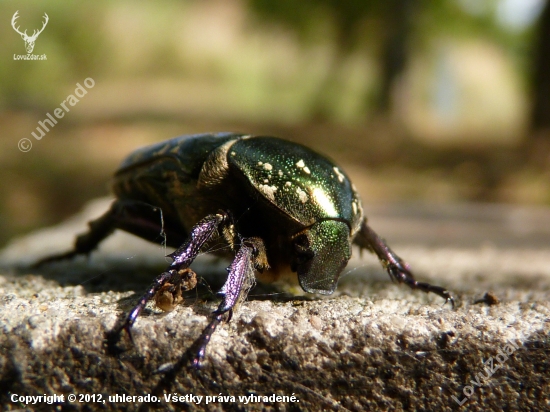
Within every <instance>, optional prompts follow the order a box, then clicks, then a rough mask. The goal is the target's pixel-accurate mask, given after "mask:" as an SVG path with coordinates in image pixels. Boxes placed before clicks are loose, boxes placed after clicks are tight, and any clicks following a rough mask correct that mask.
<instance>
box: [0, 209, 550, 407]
mask: <svg viewBox="0 0 550 412" xmlns="http://www.w3.org/2000/svg"><path fill="white" fill-rule="evenodd" d="M105 208H106V202H105V200H100V201H96V202H94V203H92V204H91V205H90V206H89V207H88V208H87V209H86V210H85V211H84V212H83V214H81V215H79V216H76V217H75V218H73V219H71V220H70V221H68V222H66V223H64V224H62V225H59V226H58V227H55V228H52V229H48V230H45V231H42V232H40V233H35V234H32V235H29V236H27V237H24V238H21V239H18V240H15V241H14V242H12V244H10V245H9V246H8V247H7V248H6V249H5V250H4V251H3V252H2V253H1V255H0V262H1V264H2V269H1V276H0V296H1V305H0V326H1V328H2V330H3V333H2V334H1V336H0V348H1V349H0V402H1V404H2V407H3V408H4V409H5V410H25V405H24V404H21V403H12V402H10V396H11V394H19V395H42V394H54V393H56V394H65V395H66V396H67V395H68V394H71V393H73V394H102V395H103V399H104V400H105V401H106V402H105V403H92V402H85V403H78V402H77V403H64V404H63V405H62V408H63V410H72V409H76V410H96V409H97V410H102V409H106V410H113V409H118V410H147V409H162V410H179V409H183V410H202V409H209V410H282V411H284V410H290V411H292V410H315V411H317V410H353V411H363V410H409V409H410V410H429V411H434V410H456V409H460V408H467V409H468V410H483V411H485V410H543V409H546V410H548V409H549V408H550V401H549V399H550V398H549V393H550V357H549V349H550V340H549V335H548V331H549V327H550V323H549V322H550V304H549V297H550V253H549V252H550V246H549V245H550V243H549V240H550V211H548V210H544V209H517V208H509V207H504V206H466V205H462V206H461V205H456V206H452V207H451V206H446V207H435V206H432V207H426V206H418V205H416V206H414V205H413V206H407V207H404V206H394V207H391V208H390V207H385V208H383V207H367V208H366V210H367V212H369V211H370V213H369V216H370V219H371V220H370V222H371V224H372V226H373V227H374V228H375V230H377V231H378V232H379V233H380V234H381V235H383V236H385V237H386V238H387V239H388V242H389V243H390V245H392V246H393V248H394V249H395V250H396V251H397V252H398V253H399V254H400V255H401V256H402V257H403V258H405V259H406V260H407V261H409V262H410V263H411V265H412V267H413V269H414V270H415V273H416V274H417V278H419V279H422V280H425V281H429V282H432V283H435V284H438V285H442V286H445V287H448V288H449V289H450V290H452V291H453V293H454V294H455V296H456V298H457V305H456V308H455V310H452V309H451V308H450V307H449V305H445V306H444V305H443V304H442V303H443V302H442V299H441V298H439V297H438V296H431V295H426V294H423V293H421V292H411V291H410V290H409V289H408V288H407V287H405V286H402V285H396V284H392V283H391V282H390V281H389V280H388V277H387V275H386V274H385V273H384V271H383V270H382V269H381V267H380V265H379V264H378V262H377V261H376V259H375V258H373V257H372V256H370V255H368V254H364V256H363V257H362V258H359V256H358V255H359V253H355V255H356V256H355V257H354V259H353V261H352V262H351V264H350V265H349V266H348V269H346V271H345V275H344V276H343V277H342V278H341V280H340V284H339V288H338V292H337V293H335V295H333V296H330V297H319V296H311V295H304V294H297V293H296V292H298V290H297V289H296V288H295V287H291V286H287V287H286V288H284V287H283V289H274V288H272V287H260V288H257V289H254V290H252V292H251V293H250V296H249V300H248V301H247V302H246V303H245V304H243V305H242V306H241V307H240V309H239V310H238V311H237V312H236V313H235V315H234V317H233V319H232V321H231V322H230V323H229V324H223V325H222V326H220V327H219V329H218V331H217V332H216V333H215V334H214V336H213V337H212V341H211V342H210V345H209V346H208V349H207V356H206V360H205V363H204V366H203V368H202V369H201V370H200V371H197V370H194V369H193V368H192V367H190V365H189V359H190V357H191V356H192V355H193V349H192V347H193V342H194V341H195V340H196V339H197V337H198V336H199V334H200V332H201V331H202V330H203V328H204V327H205V326H206V324H207V319H208V315H209V313H210V312H211V311H212V310H213V309H214V308H215V307H216V301H215V300H214V299H213V298H212V295H211V294H209V293H208V289H207V288H203V289H200V290H199V292H192V293H191V294H190V295H189V296H190V298H189V299H187V300H186V302H185V303H184V304H183V305H180V306H178V307H177V308H176V309H175V310H174V311H173V312H170V313H167V314H164V313H161V312H160V311H159V310H157V309H155V308H154V307H153V306H150V307H149V308H148V309H147V310H146V311H145V313H144V314H143V315H142V316H141V317H140V318H139V319H138V321H137V322H136V324H135V326H134V339H135V345H134V346H132V345H131V343H130V342H129V341H128V339H126V337H124V338H123V339H122V341H121V342H119V343H118V344H117V345H109V344H107V342H108V341H107V340H106V332H107V331H109V330H111V329H112V328H113V327H114V325H115V324H116V323H117V322H118V321H120V319H122V317H123V316H124V313H125V312H127V311H128V310H129V309H130V308H131V307H132V305H133V304H134V302H135V300H136V298H137V297H138V295H139V294H141V293H142V292H143V290H144V289H145V288H146V287H147V286H148V285H149V283H150V282H151V280H152V278H153V277H154V276H155V275H156V274H157V273H159V272H160V271H162V269H163V267H164V266H165V265H166V263H167V262H166V261H165V258H163V255H164V254H165V253H164V251H163V250H162V248H159V247H158V246H155V245H149V244H147V243H145V242H142V241H141V240H139V239H136V238H134V237H132V236H129V235H126V234H123V233H117V234H115V235H114V236H112V237H111V238H110V239H109V240H108V241H106V242H105V243H104V244H103V245H102V247H101V248H100V250H99V251H98V252H96V253H94V254H93V255H92V257H91V258H90V259H89V260H86V259H84V258H79V259H75V260H73V261H70V262H63V263H58V264H52V265H50V266H48V267H46V268H43V269H40V271H36V270H31V269H28V264H29V263H31V262H33V261H35V260H36V259H37V258H38V257H41V256H44V255H47V254H49V253H51V252H53V251H62V250H65V249H67V248H69V247H70V245H71V244H72V239H73V238H74V235H75V234H76V233H79V232H82V231H83V230H84V228H85V222H86V221H87V220H89V219H90V218H92V217H95V216H97V215H98V214H100V213H101V212H102V211H103V210H104V209H105ZM226 265H227V263H226V262H220V261H218V260H216V259H208V258H205V259H203V260H202V261H201V262H197V265H196V266H195V270H196V271H197V273H198V274H199V275H201V276H204V277H205V278H206V282H208V284H209V285H210V287H211V288H212V289H213V290H216V288H218V287H219V286H221V284H222V283H223V276H222V275H223V274H225V271H224V270H223V268H224V267H225V266H226ZM220 274H221V275H220ZM281 290H283V291H282V292H281ZM486 292H490V295H488V297H487V298H486V299H485V301H482V300H483V299H482V298H483V297H484V295H485V293H486ZM497 300H498V302H497ZM510 342H512V343H515V344H516V345H517V346H518V348H517V349H515V348H514V347H513V346H507V345H509V343H510ZM190 348H191V349H190ZM123 349H126V350H123ZM499 350H502V351H504V352H506V350H508V351H510V352H513V353H511V354H509V355H507V356H508V359H506V360H504V362H503V363H502V366H501V367H500V368H499V369H498V370H496V371H495V373H494V374H493V375H492V376H489V377H487V378H485V379H484V378H483V377H478V378H477V379H478V380H479V383H480V386H479V387H478V386H475V385H473V384H472V383H470V382H471V381H472V380H473V381H475V380H476V375H477V374H481V375H478V376H484V375H487V372H486V371H484V368H485V367H486V366H488V364H489V362H486V361H487V360H488V359H489V358H491V357H493V362H494V366H498V365H501V364H500V363H499V362H498V361H497V356H499V358H498V359H503V358H504V356H503V355H499ZM484 362H486V363H485V364H484ZM468 386H472V387H473V389H472V390H473V394H472V395H471V397H470V398H465V395H464V391H466V393H469V392H468V391H469V389H468ZM165 393H166V394H174V393H177V394H179V395H182V396H185V395H186V394H194V395H199V396H218V395H219V394H222V395H224V396H234V397H235V398H236V400H235V402H225V403H222V402H215V403H210V404H209V405H207V406H205V401H206V399H205V398H203V399H202V402H201V404H200V405H195V404H193V403H191V402H187V403H180V402H165V401H164V398H162V401H161V402H159V403H139V402H126V403H114V402H110V401H109V399H108V396H109V395H115V394H126V395H146V394H155V395H158V396H160V397H163V394H165ZM250 394H256V395H262V396H263V395H271V394H276V395H287V396H290V395H292V394H294V395H295V396H296V397H297V399H299V402H294V403H293V402H286V403H281V402H279V403H277V402H271V403H270V402H260V403H248V404H245V403H244V402H239V398H238V396H242V395H250ZM453 396H454V397H456V399H457V400H458V401H462V400H463V399H466V400H465V403H464V405H463V406H461V407H460V406H459V405H458V403H457V401H455V400H454V399H453ZM27 408H28V410H51V409H52V406H51V405H47V404H44V403H41V404H37V405H29V406H27Z"/></svg>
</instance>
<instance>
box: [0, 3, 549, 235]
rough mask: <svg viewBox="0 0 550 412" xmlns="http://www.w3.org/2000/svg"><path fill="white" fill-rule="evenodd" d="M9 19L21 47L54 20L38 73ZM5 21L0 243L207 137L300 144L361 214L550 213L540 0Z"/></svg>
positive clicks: (257, 6)
mask: <svg viewBox="0 0 550 412" xmlns="http://www.w3.org/2000/svg"><path fill="white" fill-rule="evenodd" d="M17 10H18V11H19V18H18V19H17V22H16V26H19V27H20V30H21V31H24V30H25V29H26V30H27V33H29V34H31V33H32V32H33V30H35V29H39V28H40V27H41V26H42V23H43V21H44V17H43V16H44V13H47V14H48V16H49V22H48V24H47V26H46V27H45V28H44V31H43V32H42V33H40V35H39V36H38V38H37V39H36V45H35V48H34V51H33V54H36V55H44V54H45V55H46V57H47V59H46V60H40V61H25V60H19V59H17V57H16V56H18V55H25V54H26V50H25V44H24V42H23V40H22V39H21V36H20V35H19V34H17V33H16V31H15V30H14V29H13V27H12V25H11V22H12V18H13V16H14V13H15V12H16V11H17ZM0 16H1V20H0V21H1V24H0V36H1V39H2V47H1V53H0V56H1V58H0V130H1V134H2V137H1V139H0V176H1V181H2V183H1V185H0V245H2V244H4V243H5V242H6V241H7V240H8V239H9V238H10V237H12V236H14V235H16V234H20V233H24V232H28V231H30V230H33V229H35V228H37V227H41V226H45V225H50V224H53V223H56V222H58V221H60V220H62V219H64V218H65V217H67V216H69V215H70V214H72V213H74V212H76V211H78V210H79V209H80V208H81V207H82V205H83V204H84V203H85V202H86V201H87V200H89V199H92V198H94V197H97V196H103V195H106V194H107V193H108V182H109V178H110V177H111V175H112V173H113V171H114V170H115V169H116V167H117V165H118V164H119V162H120V161H121V160H122V158H123V157H124V156H125V155H126V154H128V153H129V152H130V151H132V150H133V149H134V148H136V147H138V146H142V145H145V144H149V143H152V142H156V141H160V140H164V139H167V138H170V137H174V136H178V135H181V134H188V133H200V132H206V131H239V132H246V133H253V134H272V135H278V136H281V137H286V138H288V139H291V140H294V141H297V142H301V143H305V144H307V145H309V146H311V147H312V148H314V149H316V150H317V151H320V152H323V153H325V154H328V155H329V156H330V157H332V158H333V159H334V160H336V161H337V162H338V163H339V164H341V165H342V166H343V167H344V168H345V169H346V170H347V171H348V173H349V174H350V175H351V176H352V178H353V180H354V181H355V182H356V185H357V186H358V188H359V191H360V193H361V195H362V197H363V201H364V202H365V203H366V204H367V205H368V204H375V203H390V202H427V203H441V202H465V201H475V202H504V203H518V204H536V205H546V206H548V205H549V204H550V186H549V183H548V182H549V181H550V132H549V130H550V1H546V0H430V1H428V0H378V1H377V0H363V1H359V0H348V1H337V0H293V1H292V0H277V1H274V0H196V1H193V0H187V1H173V0H162V1H154V2H153V1H94V2H83V1H71V2H68V1H53V0H47V1H44V0H41V1H30V0H29V1H20V2H2V3H0ZM87 78H91V79H93V81H94V82H95V85H94V86H93V87H92V88H89V89H88V93H87V94H86V95H84V96H83V97H82V98H79V101H78V103H76V104H75V105H74V106H67V107H68V108H69V109H70V111H69V112H66V113H65V114H64V116H63V118H61V119H58V123H57V124H56V125H55V126H54V127H52V128H50V131H49V132H47V133H45V135H44V136H43V137H42V139H40V140H37V139H36V138H35V137H34V136H33V135H32V134H31V133H33V132H34V133H35V134H36V135H38V136H40V134H39V133H37V130H36V129H37V127H38V122H39V121H43V120H44V119H46V118H47V114H48V113H49V114H51V115H53V114H54V110H55V109H57V108H59V107H60V104H61V102H63V101H64V100H65V99H67V97H68V96H69V95H71V94H74V92H75V88H76V87H77V83H80V84H81V85H83V84H84V80H85V79H87ZM24 138H27V139H29V141H30V142H31V143H32V148H31V150H30V151H28V152H26V153H23V152H22V151H20V150H19V149H18V142H19V141H20V140H21V139H24ZM367 212H368V208H367Z"/></svg>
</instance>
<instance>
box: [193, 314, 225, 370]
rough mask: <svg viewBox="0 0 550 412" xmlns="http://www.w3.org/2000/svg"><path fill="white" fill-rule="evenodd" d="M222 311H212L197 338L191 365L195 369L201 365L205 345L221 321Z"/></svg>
mask: <svg viewBox="0 0 550 412" xmlns="http://www.w3.org/2000/svg"><path fill="white" fill-rule="evenodd" d="M223 315H224V314H223V313H220V312H218V311H215V312H214V317H213V318H212V320H211V321H210V323H209V324H208V326H207V327H206V328H205V329H204V330H203V331H202V334H201V336H200V337H199V339H198V340H197V346H198V349H197V355H196V356H195V358H194V359H193V366H194V367H195V368H197V369H200V367H201V366H202V361H203V360H204V354H205V352H206V346H207V345H208V343H209V342H210V338H211V337H212V334H213V333H214V331H215V330H216V328H217V327H218V325H219V324H220V323H221V321H222V319H223Z"/></svg>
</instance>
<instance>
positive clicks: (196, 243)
mask: <svg viewBox="0 0 550 412" xmlns="http://www.w3.org/2000/svg"><path fill="white" fill-rule="evenodd" d="M230 220H231V218H230V216H229V215H228V214H227V213H225V212H219V213H217V214H215V215H208V216H207V217H205V218H204V219H203V220H201V221H200V222H199V223H197V224H196V225H195V226H194V227H193V229H191V234H190V235H189V237H188V238H187V240H186V241H185V243H184V244H183V245H181V246H180V247H179V248H178V249H177V250H176V251H175V252H173V253H171V254H169V255H168V256H169V257H171V258H172V259H174V261H173V262H172V264H171V265H170V266H169V267H168V269H167V270H166V271H165V272H163V273H161V274H160V275H159V276H158V277H157V278H156V279H155V281H154V282H153V284H152V285H151V286H150V287H149V289H148V290H147V292H145V294H144V295H143V296H142V297H141V298H140V299H139V301H138V303H137V304H136V306H135V307H134V308H133V309H132V310H131V311H130V313H129V314H128V316H127V318H126V321H125V322H124V324H123V325H122V326H121V327H120V328H119V329H118V331H117V332H118V333H120V332H121V331H122V330H125V331H126V332H127V333H128V335H129V336H130V339H132V334H131V332H130V330H131V328H132V325H133V324H134V322H135V321H136V319H137V317H138V316H139V314H140V313H141V311H142V310H143V308H145V305H147V302H148V301H149V300H150V299H151V298H152V297H153V296H155V295H156V294H157V292H158V291H160V290H161V289H162V288H163V286H165V285H166V284H167V283H168V282H169V281H170V280H171V279H173V278H176V277H178V276H182V275H183V274H184V271H185V270H186V269H187V268H188V267H189V265H191V263H192V262H193V260H195V258H196V257H197V255H198V254H199V252H200V250H201V248H202V247H203V246H204V244H205V243H206V242H208V241H209V240H211V239H212V238H214V237H215V236H216V233H217V229H218V228H219V227H220V226H221V225H224V224H228V223H229V222H230Z"/></svg>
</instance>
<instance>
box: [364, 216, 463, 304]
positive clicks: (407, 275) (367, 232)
mask: <svg viewBox="0 0 550 412" xmlns="http://www.w3.org/2000/svg"><path fill="white" fill-rule="evenodd" d="M355 243H356V244H357V245H359V247H361V248H364V249H369V250H370V251H372V252H374V253H375V254H376V256H378V259H380V262H381V263H382V265H383V266H384V268H385V269H386V270H387V271H388V273H389V275H390V277H391V278H392V279H395V280H396V281H398V282H399V283H404V284H406V285H407V286H408V287H410V288H411V289H420V290H421V291H423V292H426V293H428V292H432V293H435V294H436V295H439V296H441V297H442V298H444V299H445V302H450V303H451V305H452V306H453V307H454V299H453V296H452V295H451V294H450V293H449V291H448V290H447V289H445V288H443V287H441V286H434V285H430V284H429V283H426V282H418V281H417V280H416V279H415V278H414V276H413V274H412V272H411V270H410V268H409V265H408V264H407V263H406V262H404V261H403V260H402V259H401V258H400V257H399V256H397V255H396V254H395V252H394V251H393V250H391V249H390V247H389V246H388V245H387V244H386V242H385V241H384V239H382V238H381V237H380V236H378V235H377V234H376V232H375V231H374V230H372V229H371V228H370V226H369V225H367V222H366V220H365V221H363V223H362V225H361V231H360V233H359V234H358V235H357V237H356V239H355Z"/></svg>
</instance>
